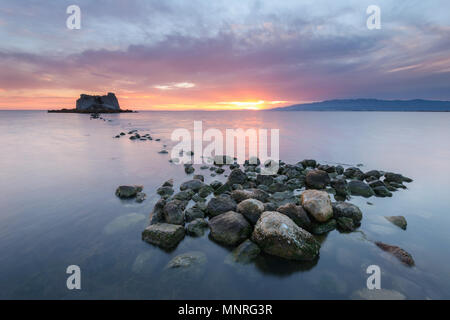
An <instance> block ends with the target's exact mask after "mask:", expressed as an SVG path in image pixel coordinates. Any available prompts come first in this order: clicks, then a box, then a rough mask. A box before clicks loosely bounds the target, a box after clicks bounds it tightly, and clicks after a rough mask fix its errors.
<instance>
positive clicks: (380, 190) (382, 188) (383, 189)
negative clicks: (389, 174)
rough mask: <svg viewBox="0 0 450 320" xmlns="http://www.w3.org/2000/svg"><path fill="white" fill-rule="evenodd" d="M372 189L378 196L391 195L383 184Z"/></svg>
mask: <svg viewBox="0 0 450 320" xmlns="http://www.w3.org/2000/svg"><path fill="white" fill-rule="evenodd" d="M372 189H373V191H374V192H375V194H376V195H377V196H378V197H392V192H390V191H389V190H388V189H387V188H386V187H385V186H378V187H374V188H372Z"/></svg>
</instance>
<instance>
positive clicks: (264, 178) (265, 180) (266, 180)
mask: <svg viewBox="0 0 450 320" xmlns="http://www.w3.org/2000/svg"><path fill="white" fill-rule="evenodd" d="M256 183H257V184H263V185H266V186H270V185H271V184H272V183H273V176H271V175H267V174H258V175H257V176H256Z"/></svg>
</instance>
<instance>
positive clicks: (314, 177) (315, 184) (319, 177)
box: [305, 170, 330, 189]
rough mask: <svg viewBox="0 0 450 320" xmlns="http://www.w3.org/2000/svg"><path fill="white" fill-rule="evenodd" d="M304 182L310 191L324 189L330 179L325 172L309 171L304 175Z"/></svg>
mask: <svg viewBox="0 0 450 320" xmlns="http://www.w3.org/2000/svg"><path fill="white" fill-rule="evenodd" d="M305 182H306V186H307V187H308V188H310V189H325V187H326V186H327V185H328V184H329V183H330V177H329V176H328V173H326V172H325V171H322V170H311V171H309V172H308V173H307V174H306V180H305Z"/></svg>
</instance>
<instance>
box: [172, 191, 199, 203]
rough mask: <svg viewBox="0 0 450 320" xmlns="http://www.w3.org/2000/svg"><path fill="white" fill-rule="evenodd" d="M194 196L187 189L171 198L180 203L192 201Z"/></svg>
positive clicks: (192, 192)
mask: <svg viewBox="0 0 450 320" xmlns="http://www.w3.org/2000/svg"><path fill="white" fill-rule="evenodd" d="M194 194H195V193H194V191H192V190H191V189H187V190H183V191H180V192H178V193H176V194H175V195H174V196H173V198H174V199H176V200H181V201H189V200H191V199H192V197H193V196H194Z"/></svg>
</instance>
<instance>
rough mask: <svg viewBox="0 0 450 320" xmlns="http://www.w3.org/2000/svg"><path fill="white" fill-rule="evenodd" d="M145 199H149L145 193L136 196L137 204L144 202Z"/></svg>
mask: <svg viewBox="0 0 450 320" xmlns="http://www.w3.org/2000/svg"><path fill="white" fill-rule="evenodd" d="M145 198H147V195H146V194H145V193H144V192H138V193H137V194H136V202H139V203H141V202H143V201H144V200H145Z"/></svg>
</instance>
